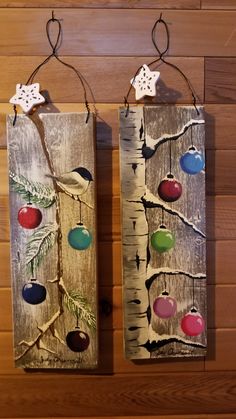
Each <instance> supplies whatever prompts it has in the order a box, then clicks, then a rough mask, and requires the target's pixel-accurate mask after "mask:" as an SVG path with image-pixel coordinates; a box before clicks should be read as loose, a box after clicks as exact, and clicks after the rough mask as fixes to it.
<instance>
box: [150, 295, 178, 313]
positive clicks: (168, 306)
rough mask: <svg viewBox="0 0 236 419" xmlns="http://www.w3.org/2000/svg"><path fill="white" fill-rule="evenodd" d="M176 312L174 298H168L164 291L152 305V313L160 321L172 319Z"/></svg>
mask: <svg viewBox="0 0 236 419" xmlns="http://www.w3.org/2000/svg"><path fill="white" fill-rule="evenodd" d="M176 310H177V304H176V301H175V299H174V298H172V297H170V296H169V293H168V292H167V291H164V292H163V293H162V294H161V295H159V297H157V298H156V299H155V301H154V303H153V311H154V313H155V314H156V315H157V316H158V317H160V318H161V319H169V318H170V317H173V316H174V315H175V313H176Z"/></svg>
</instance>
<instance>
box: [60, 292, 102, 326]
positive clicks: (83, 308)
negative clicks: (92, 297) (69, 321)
mask: <svg viewBox="0 0 236 419" xmlns="http://www.w3.org/2000/svg"><path fill="white" fill-rule="evenodd" d="M64 302H65V305H66V307H67V309H68V310H69V311H70V312H71V313H72V314H73V315H74V316H75V317H76V318H78V319H80V320H81V321H83V322H85V323H86V324H87V326H88V327H89V328H91V329H96V317H95V315H94V313H93V311H92V309H91V307H90V305H89V303H88V301H87V299H86V298H85V297H83V296H82V295H81V294H80V293H79V292H78V291H73V290H72V291H68V292H66V293H65V294H64Z"/></svg>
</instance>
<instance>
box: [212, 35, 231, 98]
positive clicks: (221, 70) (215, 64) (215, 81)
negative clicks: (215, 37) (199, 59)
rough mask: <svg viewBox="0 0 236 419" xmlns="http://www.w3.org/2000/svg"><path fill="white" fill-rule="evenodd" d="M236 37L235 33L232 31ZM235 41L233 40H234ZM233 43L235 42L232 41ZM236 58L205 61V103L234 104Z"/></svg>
mask: <svg viewBox="0 0 236 419" xmlns="http://www.w3.org/2000/svg"><path fill="white" fill-rule="evenodd" d="M234 36H236V31H234ZM234 39H235V38H234ZM234 42H235V41H234ZM235 85H236V58H234V57H232V58H225V57H224V58H206V59H205V101H206V102H208V103H235V100H236V88H235Z"/></svg>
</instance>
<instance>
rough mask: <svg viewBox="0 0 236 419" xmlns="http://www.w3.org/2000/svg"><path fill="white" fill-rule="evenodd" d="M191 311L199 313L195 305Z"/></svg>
mask: <svg viewBox="0 0 236 419" xmlns="http://www.w3.org/2000/svg"><path fill="white" fill-rule="evenodd" d="M190 313H198V310H197V308H196V307H194V306H193V307H192V308H191V310H190Z"/></svg>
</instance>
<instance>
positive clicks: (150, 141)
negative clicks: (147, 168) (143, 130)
mask: <svg viewBox="0 0 236 419" xmlns="http://www.w3.org/2000/svg"><path fill="white" fill-rule="evenodd" d="M198 124H205V121H204V119H190V120H189V121H188V122H186V124H184V125H183V127H182V128H181V129H180V130H179V131H178V132H176V133H173V134H168V133H165V134H162V135H161V136H160V137H159V138H151V137H150V136H149V135H146V146H147V147H149V148H150V149H152V150H155V149H156V148H157V147H158V146H159V145H160V144H162V143H164V142H165V141H169V140H173V141H174V140H177V139H178V138H179V137H181V136H182V135H183V134H184V133H185V132H186V131H187V129H188V128H189V127H191V126H194V125H198Z"/></svg>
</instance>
